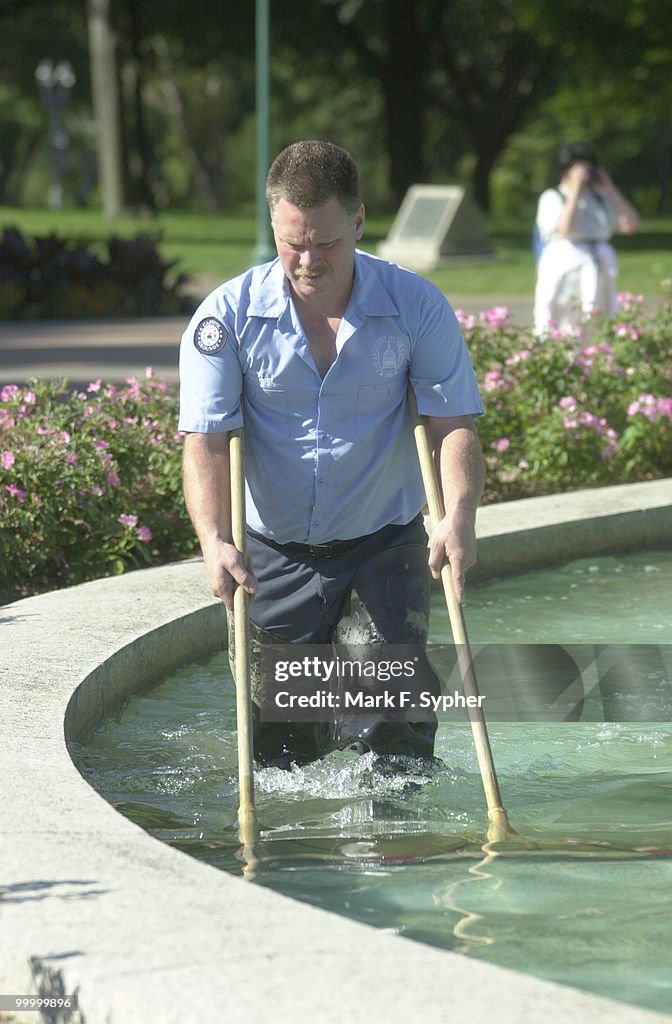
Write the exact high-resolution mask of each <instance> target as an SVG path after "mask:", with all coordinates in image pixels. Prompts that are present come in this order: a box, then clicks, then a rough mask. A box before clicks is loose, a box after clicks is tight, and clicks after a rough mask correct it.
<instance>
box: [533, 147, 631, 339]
mask: <svg viewBox="0 0 672 1024" xmlns="http://www.w3.org/2000/svg"><path fill="white" fill-rule="evenodd" d="M556 165H557V172H558V177H559V183H558V186H557V187H556V188H549V189H546V191H545V192H543V193H542V195H541V196H540V197H539V203H538V205H537V215H536V230H537V233H538V237H539V240H540V243H541V246H542V248H541V253H540V256H539V261H538V264H537V280H536V287H535V296H534V331H535V334H537V335H538V336H539V337H547V336H548V334H549V333H550V332H551V331H554V330H559V331H562V332H565V333H567V332H570V331H572V330H574V329H575V328H576V327H578V326H579V325H580V324H581V323H582V322H583V321H584V320H585V319H586V318H587V317H589V316H590V315H591V314H592V313H594V312H598V311H599V312H602V313H606V314H608V315H612V314H613V313H615V312H616V308H617V303H616V276H617V272H618V268H617V263H616V254H615V252H614V249H613V246H612V245H611V244H610V239H611V237H612V235H613V234H616V233H619V234H632V233H633V232H634V231H636V230H637V228H638V227H639V215H638V214H637V211H636V210H635V208H634V207H633V206H632V204H631V203H629V202H628V200H627V199H626V198H625V197H624V196H623V195H622V194H621V192H619V190H618V189H617V188H616V186H615V185H614V183H613V181H612V180H611V177H610V176H609V174H608V173H607V171H606V170H605V168H604V167H602V166H601V165H600V163H599V161H598V158H597V155H596V153H595V151H594V149H593V148H592V147H591V146H589V145H587V144H585V143H582V142H576V143H570V144H568V145H565V146H562V147H561V148H560V149H559V150H558V153H557V157H556Z"/></svg>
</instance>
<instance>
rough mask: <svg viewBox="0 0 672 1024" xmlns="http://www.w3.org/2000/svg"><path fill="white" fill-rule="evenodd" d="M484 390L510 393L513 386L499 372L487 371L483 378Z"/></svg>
mask: <svg viewBox="0 0 672 1024" xmlns="http://www.w3.org/2000/svg"><path fill="white" fill-rule="evenodd" d="M483 389H484V390H485V391H510V390H511V384H510V382H509V381H508V380H507V379H506V377H504V376H503V375H502V374H501V373H500V371H499V370H486V372H485V374H484V376H483Z"/></svg>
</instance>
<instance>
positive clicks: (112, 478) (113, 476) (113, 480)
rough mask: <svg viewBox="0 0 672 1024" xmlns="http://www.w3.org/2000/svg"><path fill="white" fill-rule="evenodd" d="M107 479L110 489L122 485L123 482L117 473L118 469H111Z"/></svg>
mask: <svg viewBox="0 0 672 1024" xmlns="http://www.w3.org/2000/svg"><path fill="white" fill-rule="evenodd" d="M106 479H107V482H108V484H109V485H110V487H118V486H119V484H120V483H121V480H120V479H119V474H118V473H117V471H116V469H111V470H110V472H109V473H108V474H107V478H106Z"/></svg>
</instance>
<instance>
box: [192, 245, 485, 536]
mask: <svg viewBox="0 0 672 1024" xmlns="http://www.w3.org/2000/svg"><path fill="white" fill-rule="evenodd" d="M336 349H337V356H336V359H335V361H334V363H333V364H332V366H331V367H330V368H329V370H328V372H327V374H326V375H325V377H324V379H322V378H321V377H320V374H319V372H318V370H317V367H316V365H315V363H314V361H313V358H312V356H311V354H310V351H309V347H308V340H307V338H306V335H305V333H304V331H303V328H302V326H301V322H300V320H299V317H298V315H297V312H296V308H295V306H294V302H293V299H292V296H291V289H290V287H289V284H288V282H287V279H286V277H285V274H284V271H283V269H282V266H281V264H280V261H279V260H277V259H276V260H273V261H272V262H270V263H266V264H263V265H262V266H259V267H254V268H253V269H251V270H249V271H247V272H246V273H245V274H242V275H241V276H240V277H237V278H235V279H234V280H232V281H228V282H227V283H225V284H223V285H221V286H220V287H219V288H216V289H215V291H213V292H212V293H211V294H210V295H209V296H208V297H207V298H206V299H205V300H204V301H203V302H202V303H201V305H200V306H199V307H198V309H197V310H196V312H195V314H194V316H193V317H192V320H191V322H190V324H189V326H188V327H187V330H186V331H185V333H184V335H183V337H182V344H181V348H180V382H181V383H180V418H179V429H180V430H182V431H185V432H194V433H206V434H207V433H216V432H222V431H229V430H234V429H235V428H236V427H239V426H241V425H242V424H243V418H244V421H245V468H246V477H247V496H246V500H247V522H248V526H249V527H250V528H251V529H252V530H255V531H257V532H258V533H261V534H263V535H264V536H267V537H270V538H272V539H273V540H274V541H277V542H278V543H281V544H285V543H290V542H294V543H304V544H326V543H328V542H330V541H335V540H349V539H351V538H353V537H360V536H364V535H365V534H369V533H373V532H375V531H376V530H378V529H380V528H381V527H383V526H386V525H388V524H391V523H395V524H403V523H408V522H410V521H411V519H413V518H414V517H415V516H416V515H417V514H418V512H419V511H420V510H421V509H422V507H423V505H424V501H425V498H424V490H423V486H422V478H421V476H420V470H419V465H418V459H417V454H416V450H415V443H414V439H413V434H412V427H411V418H410V412H409V409H408V403H407V387H408V382H409V379H410V381H411V383H412V384H413V387H414V389H415V392H416V395H417V400H418V408H419V410H420V412H421V413H422V414H425V415H429V416H462V415H468V414H471V415H478V414H480V413H481V412H482V411H483V406H482V404H481V399H480V396H479V393H478V387H477V384H476V379H475V375H474V371H473V367H472V364H471V361H470V359H469V356H468V353H467V351H466V347H465V344H464V340H463V338H462V334H461V331H460V327H459V325H458V323H457V320H456V318H455V314H454V313H453V310H452V308H451V307H450V305H449V303H448V302H447V301H446V299H445V297H444V296H443V295H442V294H441V292H440V291H439V290H438V289H437V288H436V287H435V286H434V285H432V284H431V283H430V282H429V281H426V280H425V279H424V278H422V277H419V276H418V275H417V274H413V273H411V272H410V271H408V270H404V269H402V268H401V267H398V266H396V265H394V264H391V263H387V262H386V261H384V260H381V259H378V258H377V257H375V256H370V255H369V254H367V253H364V252H360V251H359V250H358V251H357V252H356V254H355V277H354V283H353V290H352V294H351V297H350V301H349V303H348V307H347V309H346V312H345V314H344V316H343V319H342V321H341V325H340V327H339V330H338V334H337V337H336ZM241 395H242V399H243V402H242V410H241Z"/></svg>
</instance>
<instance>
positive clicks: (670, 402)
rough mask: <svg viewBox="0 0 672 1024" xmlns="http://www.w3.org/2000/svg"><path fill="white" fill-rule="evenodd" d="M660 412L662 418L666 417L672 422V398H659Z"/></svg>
mask: <svg viewBox="0 0 672 1024" xmlns="http://www.w3.org/2000/svg"><path fill="white" fill-rule="evenodd" d="M658 412H659V413H660V414H661V416H665V417H667V419H668V420H672V398H659V399H658Z"/></svg>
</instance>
